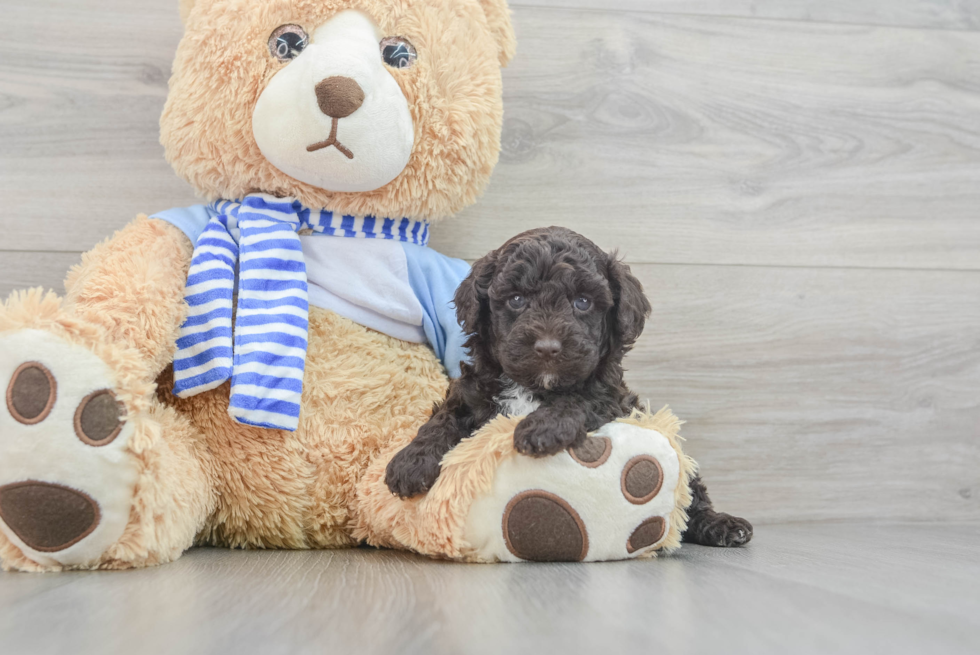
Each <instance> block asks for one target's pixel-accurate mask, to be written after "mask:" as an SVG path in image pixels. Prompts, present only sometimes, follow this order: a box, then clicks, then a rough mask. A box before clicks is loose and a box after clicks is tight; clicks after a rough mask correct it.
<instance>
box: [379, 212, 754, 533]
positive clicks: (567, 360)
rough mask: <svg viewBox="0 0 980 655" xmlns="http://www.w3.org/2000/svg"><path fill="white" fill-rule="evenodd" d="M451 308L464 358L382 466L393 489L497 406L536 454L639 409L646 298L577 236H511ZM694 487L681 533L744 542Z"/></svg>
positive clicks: (618, 266) (559, 232) (745, 527)
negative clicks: (627, 369) (633, 374)
mask: <svg viewBox="0 0 980 655" xmlns="http://www.w3.org/2000/svg"><path fill="white" fill-rule="evenodd" d="M455 304H456V315H457V319H458V320H459V323H460V325H461V326H462V328H463V331H464V332H465V333H466V334H467V335H468V339H467V342H466V347H467V349H468V351H469V353H470V356H471V358H472V364H465V363H464V364H463V365H462V375H461V376H460V377H459V378H458V379H456V380H454V381H453V382H452V383H451V384H450V386H449V392H448V394H447V396H446V400H445V401H444V402H443V403H441V404H439V405H437V406H436V407H435V409H434V412H433V414H432V417H431V418H430V419H429V421H428V422H427V423H426V424H425V425H423V426H422V427H421V428H420V429H419V432H418V435H417V436H416V437H415V439H414V440H413V441H412V442H411V443H410V444H409V445H408V446H406V447H405V448H404V449H402V450H401V451H400V452H399V453H398V454H397V455H395V457H394V458H392V460H391V462H389V464H388V468H387V470H386V473H385V482H386V483H387V485H388V488H389V489H390V490H391V491H392V493H394V494H397V495H398V496H401V497H403V498H407V497H411V496H416V495H419V494H421V493H424V492H425V491H427V490H428V489H429V488H431V487H432V485H433V484H434V483H435V481H436V479H437V478H438V477H439V472H440V467H441V461H442V457H443V455H445V454H446V453H447V452H448V451H449V450H451V449H452V448H453V446H455V445H456V444H458V443H459V442H460V440H461V439H464V438H466V437H469V436H470V435H471V434H473V433H474V432H475V431H476V430H478V429H479V428H480V427H482V426H483V425H485V424H486V423H487V422H488V421H490V420H491V419H492V418H493V417H495V416H496V415H498V414H501V413H504V414H512V415H513V414H526V415H527V416H526V418H524V420H522V421H521V422H520V423H519V424H518V425H517V428H516V429H515V430H514V447H515V449H516V450H517V451H518V452H520V453H522V454H524V455H529V456H532V457H544V456H547V455H553V454H555V453H558V452H560V451H561V450H563V449H565V448H568V447H570V446H575V445H577V444H579V443H580V442H581V441H583V440H584V439H585V438H586V436H587V433H588V432H590V431H593V430H596V429H598V428H599V427H600V426H602V425H604V424H606V423H608V422H610V421H612V420H614V419H616V418H619V417H621V416H626V415H628V414H629V413H630V412H631V411H632V410H633V409H634V408H638V406H639V404H638V400H637V396H636V394H634V393H633V392H632V391H630V389H629V388H628V387H627V386H626V383H625V382H624V380H623V366H622V361H623V356H624V355H625V354H626V353H627V352H628V351H629V350H630V348H632V346H633V344H634V342H635V341H636V339H637V338H638V337H639V336H640V333H641V332H642V331H643V325H644V322H645V320H646V318H647V317H648V316H649V315H650V309H651V308H650V303H649V301H648V300H647V298H646V296H645V295H644V294H643V287H642V285H641V284H640V282H639V280H637V279H636V278H635V277H634V276H633V275H632V274H631V273H630V270H629V267H628V266H626V265H625V264H623V263H622V262H620V261H618V260H617V259H616V258H615V256H613V255H610V254H607V253H605V252H603V251H602V250H601V249H600V248H599V247H598V246H596V245H595V244H594V243H592V242H591V241H589V240H588V239H586V238H585V237H583V236H582V235H580V234H577V233H575V232H572V231H571V230H568V229H565V228H561V227H550V228H542V229H537V230H530V231H528V232H524V233H523V234H520V235H518V236H516V237H514V238H513V239H511V240H510V241H508V242H507V243H505V244H504V245H503V246H502V247H500V248H499V249H497V250H495V251H493V252H491V253H490V254H488V255H486V256H485V257H483V258H482V259H480V260H478V261H477V262H476V263H475V264H474V265H473V269H472V271H470V274H469V276H468V277H467V278H466V279H465V280H464V281H463V283H462V284H461V285H460V287H459V289H457V291H456V296H455ZM692 491H693V492H694V497H695V505H694V506H692V509H693V511H694V512H696V513H698V514H699V516H700V517H701V518H703V519H704V520H703V521H702V520H700V519H698V517H695V516H694V515H693V514H692V516H691V518H690V522H689V523H690V526H697V527H698V528H699V529H697V530H692V529H691V528H690V527H689V529H688V533H687V535H688V540H690V541H696V542H697V543H706V542H712V543H710V545H740V544H741V543H745V542H747V541H748V539H749V538H751V534H752V527H751V525H749V524H748V522H747V521H744V519H736V518H734V517H730V516H728V515H727V514H720V513H716V512H715V511H714V509H713V508H712V506H711V501H710V499H708V496H707V491H706V490H705V489H704V487H703V484H701V481H700V478H697V479H695V481H694V482H693V483H692ZM709 515H710V516H709ZM719 517H720V518H721V520H720V522H719V520H718V519H719ZM709 518H710V520H708V519H709ZM728 519H730V521H729V520H728ZM702 523H703V524H704V525H703V526H702ZM708 524H710V527H709V525H708ZM702 528H703V529H702ZM740 530H741V532H742V536H741V537H739V536H738V532H739V531H740Z"/></svg>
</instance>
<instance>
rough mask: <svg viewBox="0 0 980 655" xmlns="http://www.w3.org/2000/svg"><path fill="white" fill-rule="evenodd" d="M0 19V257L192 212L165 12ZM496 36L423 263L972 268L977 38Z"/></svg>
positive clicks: (574, 14)
mask: <svg viewBox="0 0 980 655" xmlns="http://www.w3.org/2000/svg"><path fill="white" fill-rule="evenodd" d="M0 12H2V14H0V17H2V18H3V19H4V22H5V24H15V25H19V26H22V27H21V29H18V30H14V31H12V32H10V34H9V36H8V37H7V38H5V39H4V41H3V42H2V43H0V93H2V94H3V95H2V97H3V109H2V111H0V142H2V143H3V144H4V149H3V151H2V153H0V193H2V194H3V196H4V197H5V199H6V202H5V203H4V205H3V207H2V209H0V221H2V222H3V226H4V230H5V238H4V243H3V248H5V249H8V250H32V251H34V250H65V251H79V250H84V249H86V248H88V247H90V246H91V245H92V244H93V243H94V242H95V241H97V240H98V239H99V238H101V237H102V236H104V235H106V234H108V233H110V232H111V231H112V230H113V229H116V228H118V227H119V226H120V225H122V224H124V223H125V222H126V221H128V220H129V219H130V218H132V216H133V215H134V214H135V213H137V212H140V211H150V212H152V211H156V210H159V209H163V208H166V207H169V206H174V205H182V204H189V203H192V202H194V198H193V194H192V193H191V192H190V190H189V189H188V188H187V187H186V186H185V185H184V184H183V183H181V182H180V181H179V180H177V179H176V178H175V177H174V176H173V174H172V173H170V172H169V171H168V169H167V167H166V164H165V163H164V162H163V159H162V156H161V148H160V146H159V144H158V143H157V128H156V124H157V118H158V115H159V112H160V109H161V107H162V104H163V100H164V96H165V93H166V88H165V86H166V73H165V71H167V70H168V68H169V62H170V58H171V56H172V53H173V50H174V47H175V46H176V42H177V40H178V38H179V35H180V26H179V23H178V20H177V16H176V12H175V11H172V8H171V7H169V6H161V5H160V4H159V3H156V2H151V1H150V0H142V1H141V2H132V3H124V2H122V0H113V1H112V2H110V3H108V4H107V6H106V8H105V9H104V10H100V11H98V12H94V11H91V9H89V8H83V6H82V5H79V4H78V3H73V4H69V3H67V2H54V1H53V0H45V2H43V3H37V2H30V3H28V2H26V1H25V0H19V1H14V0H8V2H6V3H4V5H3V7H2V8H0ZM515 23H516V26H517V31H518V35H519V40H520V54H519V55H518V58H517V59H516V60H515V62H514V63H513V64H512V66H511V67H510V68H509V69H507V70H506V71H505V77H506V80H505V88H506V107H507V111H506V119H505V134H504V153H503V158H502V161H501V165H500V166H499V167H498V170H497V172H496V174H495V178H494V181H493V183H492V185H491V188H490V190H489V191H488V193H487V195H486V197H485V198H484V200H483V201H482V202H481V203H480V204H478V205H477V206H476V207H474V208H472V209H470V210H468V211H466V212H464V214H463V215H462V216H461V217H459V218H458V219H457V220H454V221H452V222H450V223H447V224H445V225H442V226H439V227H438V228H437V229H436V232H435V239H434V245H435V246H436V247H438V248H440V249H441V250H443V251H444V252H447V253H448V254H452V255H456V256H463V257H467V258H473V257H476V256H479V255H480V254H482V253H483V252H485V251H486V250H487V249H488V248H489V247H490V246H492V245H495V244H498V243H500V242H502V241H503V240H505V239H506V238H507V237H509V236H512V235H513V234H514V233H516V232H518V231H520V230H521V229H523V228H525V227H527V226H528V225H529V224H530V223H532V222H533V223H536V224H539V223H561V224H565V225H568V226H569V227H572V228H574V229H578V230H580V231H582V232H584V233H586V234H588V235H590V236H593V237H596V238H597V239H598V240H599V241H600V242H601V243H602V244H603V245H604V246H609V247H612V246H627V247H628V253H627V254H628V255H629V257H630V259H631V260H632V261H642V262H658V263H666V262H670V263H734V264H765V265H792V266H797V265H809V266H887V267H899V268H904V267H910V268H956V269H977V268H978V267H980V222H978V221H976V220H974V219H975V209H976V207H977V206H978V204H980V190H978V189H980V184H977V181H978V179H980V126H978V125H980V124H978V121H977V120H976V116H977V115H980V72H978V71H980V34H977V33H971V32H939V31H928V30H908V29H889V28H875V27H857V26H848V25H824V24H814V23H805V22H798V23H797V22H789V21H786V22H779V23H774V22H772V21H764V20H743V19H726V18H706V17H697V16H661V15H654V14H642V13H632V14H626V13H617V12H608V13H603V12H595V11H577V10H562V9H548V8H534V7H517V8H516V9H515ZM37 33H45V34H46V35H47V40H48V41H49V42H51V44H52V45H51V46H50V47H48V48H44V49H41V50H40V51H38V49H37V48H34V47H33V41H32V39H33V36H32V35H33V34H37ZM134 34H138V35H139V38H132V35H134ZM55 181H56V182H55ZM38 197H42V198H44V199H45V203H44V204H43V208H42V207H40V206H39V204H38V203H37V198H38ZM42 219H43V220H42Z"/></svg>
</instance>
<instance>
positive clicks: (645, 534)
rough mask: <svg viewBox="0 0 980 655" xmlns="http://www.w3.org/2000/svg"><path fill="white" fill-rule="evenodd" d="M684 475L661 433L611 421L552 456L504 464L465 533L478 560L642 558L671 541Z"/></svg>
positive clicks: (474, 509) (474, 508)
mask: <svg viewBox="0 0 980 655" xmlns="http://www.w3.org/2000/svg"><path fill="white" fill-rule="evenodd" d="M680 476H681V471H680V461H679V459H678V454H677V452H676V451H675V450H674V448H673V447H672V446H671V443H670V441H668V439H667V438H666V437H664V436H663V435H662V434H660V433H659V432H656V431H654V430H650V429H646V428H642V427H639V426H637V425H633V424H630V423H610V424H608V425H605V426H603V427H602V428H601V429H600V430H598V431H597V432H595V433H594V434H593V435H591V436H589V437H588V438H586V439H585V441H583V442H581V443H580V444H578V445H576V446H573V447H571V448H569V449H568V450H567V451H565V452H562V453H559V454H558V455H555V456H553V457H547V458H531V457H526V456H521V455H516V456H513V457H510V458H508V459H506V460H504V461H503V462H501V464H500V466H499V468H498V469H497V472H496V475H495V478H494V482H493V486H492V489H491V491H490V493H489V494H488V495H486V496H484V497H481V498H478V499H476V500H475V501H474V503H473V506H472V508H471V510H470V512H469V514H468V517H467V521H466V529H465V539H466V541H467V542H468V543H469V544H470V546H471V548H472V551H473V558H474V559H477V560H481V561H510V562H516V561H523V560H530V561H601V560H618V559H629V558H634V557H639V556H641V555H644V554H650V551H654V550H658V549H660V548H661V547H663V545H664V544H665V542H666V541H667V536H668V533H669V531H670V529H671V520H672V514H673V511H674V508H675V505H676V499H675V495H674V491H675V489H676V488H677V485H678V483H679V480H680Z"/></svg>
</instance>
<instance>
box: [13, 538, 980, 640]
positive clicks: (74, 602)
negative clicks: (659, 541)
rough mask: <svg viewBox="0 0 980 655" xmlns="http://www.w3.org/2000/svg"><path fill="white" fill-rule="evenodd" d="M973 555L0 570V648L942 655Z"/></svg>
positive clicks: (865, 551)
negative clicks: (116, 570) (40, 572)
mask: <svg viewBox="0 0 980 655" xmlns="http://www.w3.org/2000/svg"><path fill="white" fill-rule="evenodd" d="M978 552H980V524H972V525H966V524H943V525H938V524H905V525H891V526H863V525H859V524H853V523H810V524H795V525H781V526H773V527H770V528H766V529H762V530H759V531H758V532H757V535H756V540H755V541H753V542H752V544H751V545H750V546H749V547H747V548H744V549H737V550H728V551H724V550H714V549H708V548H703V547H698V546H685V547H684V548H682V549H681V551H680V553H679V554H678V555H676V556H674V557H670V558H665V559H661V560H655V561H647V562H620V563H604V564H586V565H579V564H572V565H568V564H554V565H538V564H517V565H506V564H505V565H496V566H494V565H465V564H450V563H442V562H433V561H430V560H426V559H423V558H421V557H417V556H414V555H410V554H407V553H396V552H386V551H375V550H370V549H361V550H350V551H333V552H324V551H320V552H275V551H266V552H261V551H251V552H241V551H223V550H194V551H191V552H190V553H188V554H187V555H185V556H184V557H183V558H182V559H180V560H178V561H177V562H176V563H174V564H170V565H167V566H163V567H159V568H155V569H147V570H139V571H130V572H122V573H66V574H57V575H46V576H37V575H29V574H11V573H7V574H0V650H2V651H3V652H4V653H5V654H8V655H26V654H31V655H45V654H48V653H50V654H52V655H61V654H62V653H65V652H69V651H70V652H72V653H74V654H75V655H86V654H88V653H93V654H94V653H100V654H101V653H146V654H155V653H160V654H167V655H173V654H176V653H188V654H191V653H201V654H202V655H205V654H206V655H214V654H216V653H241V654H242V655H248V654H251V653H256V654H261V655H275V654H278V653H283V654H296V653H307V652H309V653H345V652H352V653H364V654H372V653H406V654H408V653H417V654H419V655H441V654H444V653H445V654H446V655H452V654H455V653H462V652H467V653H488V654H489V653H511V654H513V655H518V654H522V653H528V654H533V655H540V654H541V653H565V654H567V655H573V654H577V653H629V652H636V653H676V654H682V653H683V654H687V653H690V654H692V655H693V654H695V653H705V654H711V655H715V654H717V653H754V654H756V655H759V654H764V653H773V654H775V655H786V654H787V653H793V654H794V655H805V654H808V653H815V654H821V655H826V654H827V653H856V654H860V655H867V654H868V653H889V654H890V655H904V654H920V653H944V654H945V655H957V654H959V653H976V652H977V651H978V649H980V619H978V617H980V593H978V592H977V586H976V583H977V581H978V580H980V562H978V560H977V557H976V555H977V553H978ZM69 644H70V648H69V647H68V646H67V645H69Z"/></svg>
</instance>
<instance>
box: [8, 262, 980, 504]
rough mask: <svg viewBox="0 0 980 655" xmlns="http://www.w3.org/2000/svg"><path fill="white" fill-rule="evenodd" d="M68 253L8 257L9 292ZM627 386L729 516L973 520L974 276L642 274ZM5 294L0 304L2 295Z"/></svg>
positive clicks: (46, 274) (979, 321)
mask: <svg viewBox="0 0 980 655" xmlns="http://www.w3.org/2000/svg"><path fill="white" fill-rule="evenodd" d="M75 261H76V255H74V254H70V253H53V254H40V253H0V279H3V280H4V283H3V285H2V286H0V291H2V292H3V295H5V294H6V292H7V289H8V288H21V287H28V286H36V285H43V286H48V287H53V288H56V289H57V290H59V293H60V292H61V290H60V279H61V278H62V277H63V273H64V271H65V270H67V268H68V267H69V266H70V265H72V264H74V263H75ZM633 269H634V271H635V272H636V274H637V275H638V277H640V279H641V280H642V281H643V283H644V286H645V288H646V289H647V293H648V295H649V296H650V298H651V301H652V303H653V305H654V314H653V317H652V319H651V320H650V322H649V324H648V326H647V329H646V331H645V333H644V335H643V337H642V338H641V340H640V342H639V344H638V345H637V348H636V349H635V351H634V352H633V353H631V354H630V356H629V357H628V359H627V368H628V369H629V374H628V375H629V380H630V382H631V384H632V385H633V386H634V388H635V389H636V391H637V392H638V393H639V394H640V396H641V398H644V399H649V401H650V403H651V404H652V405H653V406H654V408H655V409H656V408H659V407H660V406H662V405H664V404H670V405H671V406H672V407H673V409H674V411H675V412H676V413H677V414H678V415H679V416H681V417H682V418H684V419H685V420H687V421H688V423H687V425H686V426H685V428H684V434H685V435H686V436H687V438H688V443H687V449H688V451H689V452H690V453H691V454H692V455H693V456H695V457H696V458H697V459H698V460H699V461H700V463H701V465H702V467H703V468H702V470H703V471H704V474H705V477H706V479H707V481H708V482H709V489H710V490H711V491H712V493H713V495H714V497H715V500H716V502H717V503H718V505H719V506H720V507H722V508H724V509H726V510H728V511H731V512H736V513H741V514H743V515H745V516H747V517H749V518H751V519H752V520H755V521H757V522H773V521H793V520H824V519H833V518H849V519H860V520H888V519H891V520H897V519H908V520H927V519H939V518H944V519H980V473H978V471H980V441H978V439H977V436H978V434H980V348H978V347H977V345H978V341H977V329H976V326H977V325H980V304H978V303H977V302H976V300H977V298H980V274H977V273H974V272H942V271H895V270H885V271H881V270H873V269H803V268H790V269H781V268H767V267H728V266H688V265H683V266H675V265H634V266H633ZM0 297H2V295H0Z"/></svg>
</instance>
